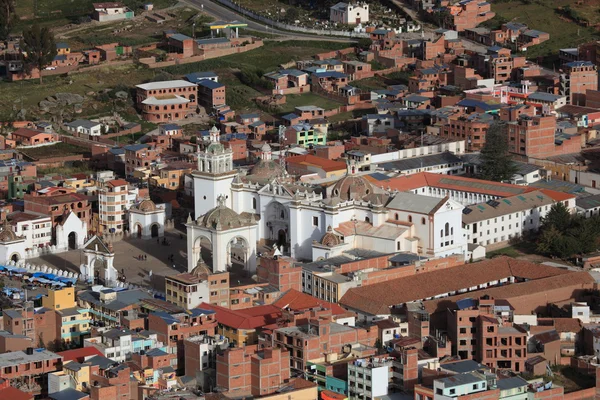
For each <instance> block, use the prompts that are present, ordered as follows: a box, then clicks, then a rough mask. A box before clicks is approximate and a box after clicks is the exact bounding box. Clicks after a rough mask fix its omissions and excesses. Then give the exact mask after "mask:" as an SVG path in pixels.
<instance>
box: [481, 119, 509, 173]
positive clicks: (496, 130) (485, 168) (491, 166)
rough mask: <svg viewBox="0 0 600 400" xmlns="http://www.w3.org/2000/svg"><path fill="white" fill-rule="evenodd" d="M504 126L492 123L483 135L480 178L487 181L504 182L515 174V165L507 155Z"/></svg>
mask: <svg viewBox="0 0 600 400" xmlns="http://www.w3.org/2000/svg"><path fill="white" fill-rule="evenodd" d="M504 127H505V124H503V123H499V122H494V123H492V124H491V125H490V127H489V129H488V131H487V133H486V135H485V145H484V146H483V148H482V149H481V178H482V179H486V180H489V181H497V182H501V181H505V180H508V179H510V178H512V176H513V175H514V174H515V173H516V172H517V167H516V165H515V163H514V162H513V161H512V160H511V158H510V154H509V153H508V139H507V138H506V134H505V130H504Z"/></svg>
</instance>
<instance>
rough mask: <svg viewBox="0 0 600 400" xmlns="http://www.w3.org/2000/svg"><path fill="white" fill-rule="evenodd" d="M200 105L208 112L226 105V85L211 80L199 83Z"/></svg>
mask: <svg viewBox="0 0 600 400" xmlns="http://www.w3.org/2000/svg"><path fill="white" fill-rule="evenodd" d="M198 103H199V104H200V105H201V106H203V107H204V108H205V109H206V110H207V111H208V112H210V111H211V110H212V109H214V108H215V107H218V106H223V105H225V85H224V84H222V83H219V82H214V81H211V80H210V79H203V80H201V81H200V82H198Z"/></svg>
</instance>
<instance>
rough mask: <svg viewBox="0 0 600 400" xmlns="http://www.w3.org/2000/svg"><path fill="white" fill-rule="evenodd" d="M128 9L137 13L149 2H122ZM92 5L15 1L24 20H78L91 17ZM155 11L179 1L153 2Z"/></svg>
mask: <svg viewBox="0 0 600 400" xmlns="http://www.w3.org/2000/svg"><path fill="white" fill-rule="evenodd" d="M121 2H122V3H124V4H125V5H126V6H127V7H129V8H130V9H132V10H133V11H134V12H135V13H139V12H141V11H142V6H143V5H144V4H145V3H148V2H147V1H142V0H122V1H121ZM92 3H98V1H95V0H18V1H15V5H16V11H17V13H18V15H19V17H21V18H22V19H27V20H31V19H36V18H57V19H58V18H76V17H81V16H86V15H91V14H92V12H93V11H94V8H93V7H92ZM152 4H154V8H155V9H160V8H165V7H170V6H172V5H175V4H177V0H153V1H152Z"/></svg>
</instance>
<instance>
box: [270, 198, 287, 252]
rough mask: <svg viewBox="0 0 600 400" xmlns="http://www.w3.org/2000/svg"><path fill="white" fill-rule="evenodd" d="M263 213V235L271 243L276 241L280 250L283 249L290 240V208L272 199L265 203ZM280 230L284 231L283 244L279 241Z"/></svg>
mask: <svg viewBox="0 0 600 400" xmlns="http://www.w3.org/2000/svg"><path fill="white" fill-rule="evenodd" d="M265 215H266V217H265V219H264V220H265V225H266V229H265V232H266V235H265V237H266V238H268V239H269V240H270V241H271V242H272V243H277V244H278V246H279V248H280V249H281V251H284V248H285V247H287V246H288V245H289V242H290V234H289V227H290V210H289V209H288V207H286V206H285V205H283V204H281V203H280V202H278V201H276V200H273V201H271V202H270V203H269V204H268V205H267V208H266V210H265ZM281 231H283V232H284V233H285V243H283V246H282V244H281V243H279V242H280V239H281V237H280V232H281Z"/></svg>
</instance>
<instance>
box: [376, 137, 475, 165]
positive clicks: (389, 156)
mask: <svg viewBox="0 0 600 400" xmlns="http://www.w3.org/2000/svg"><path fill="white" fill-rule="evenodd" d="M446 151H449V152H450V153H452V154H456V155H460V154H465V141H464V140H458V141H456V142H449V143H440V144H434V145H431V146H422V147H415V148H412V149H402V150H398V151H392V152H390V153H383V154H373V155H371V163H373V164H381V163H385V162H390V161H398V160H405V159H407V158H415V157H421V156H430V155H433V154H440V153H444V152H446Z"/></svg>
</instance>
